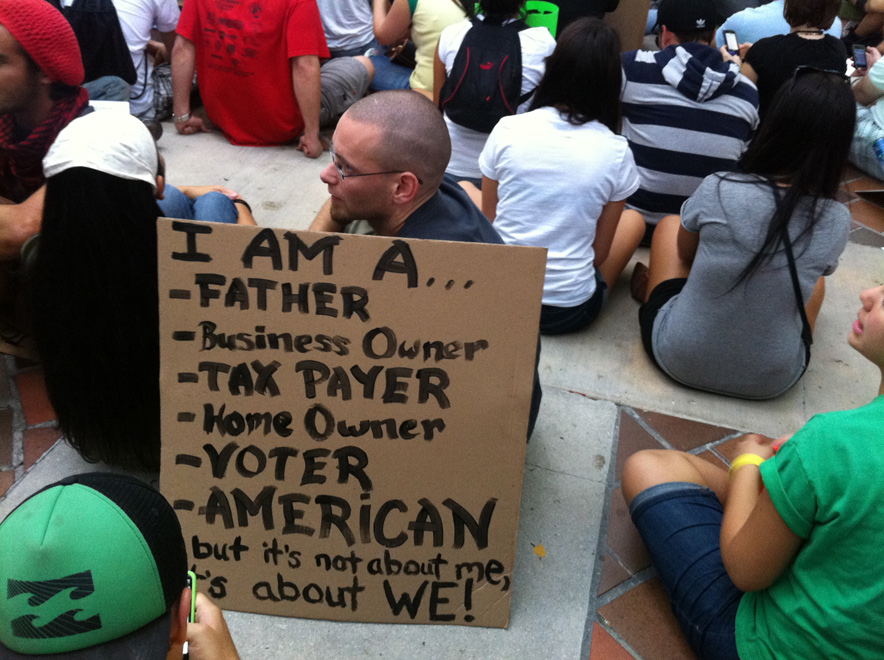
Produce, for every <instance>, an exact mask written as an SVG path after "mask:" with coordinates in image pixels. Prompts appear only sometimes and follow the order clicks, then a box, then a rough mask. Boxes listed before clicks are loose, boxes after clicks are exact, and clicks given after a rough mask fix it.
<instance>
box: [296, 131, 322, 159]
mask: <svg viewBox="0 0 884 660" xmlns="http://www.w3.org/2000/svg"><path fill="white" fill-rule="evenodd" d="M297 149H298V151H303V152H304V155H305V156H307V158H319V156H320V155H321V154H322V140H321V139H320V138H319V134H318V133H317V134H315V135H308V134H307V133H304V134H303V135H302V136H301V139H300V140H298V147H297Z"/></svg>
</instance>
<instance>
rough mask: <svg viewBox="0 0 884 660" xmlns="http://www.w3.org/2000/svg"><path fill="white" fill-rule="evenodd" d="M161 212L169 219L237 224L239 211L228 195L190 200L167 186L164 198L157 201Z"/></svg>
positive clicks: (217, 194) (174, 188)
mask: <svg viewBox="0 0 884 660" xmlns="http://www.w3.org/2000/svg"><path fill="white" fill-rule="evenodd" d="M157 203H158V204H159V205H160V210H161V211H162V212H163V215H164V216H165V217H167V218H180V219H181V220H202V221H204V222H223V223H226V224H236V219H237V217H239V211H237V210H236V204H234V203H233V200H231V199H230V198H229V197H228V196H227V195H225V194H223V193H219V192H210V193H206V194H205V195H201V196H199V197H197V198H196V199H190V198H189V197H188V196H187V195H185V194H184V193H183V192H181V191H180V190H178V188H176V187H175V186H168V185H167V186H166V190H165V194H164V198H163V199H160V200H157Z"/></svg>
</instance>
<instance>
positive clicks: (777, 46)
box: [746, 34, 847, 118]
mask: <svg viewBox="0 0 884 660" xmlns="http://www.w3.org/2000/svg"><path fill="white" fill-rule="evenodd" d="M746 63H747V64H750V65H751V66H752V68H753V69H755V73H757V74H758V96H759V98H760V100H761V107H760V109H759V114H760V115H761V117H762V118H763V117H764V116H765V114H766V113H767V109H768V108H769V107H770V104H771V101H773V97H774V96H775V95H776V93H777V90H779V89H780V87H781V86H782V85H783V83H784V82H786V81H787V80H789V78H791V77H792V73H793V72H794V71H795V68H796V67H799V66H812V67H816V68H817V69H823V70H827V71H837V72H838V73H845V72H846V71H847V49H846V48H845V47H844V44H843V43H841V40H840V39H836V38H835V37H833V36H831V35H828V34H827V35H825V36H823V38H822V39H805V38H804V37H801V36H799V35H797V34H781V35H777V36H775V37H767V38H766V39H759V40H758V41H756V42H755V43H754V44H753V45H752V48H750V49H749V52H748V53H746Z"/></svg>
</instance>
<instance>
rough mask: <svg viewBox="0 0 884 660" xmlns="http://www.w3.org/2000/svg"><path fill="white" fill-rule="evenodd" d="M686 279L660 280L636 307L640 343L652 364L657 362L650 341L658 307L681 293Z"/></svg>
mask: <svg viewBox="0 0 884 660" xmlns="http://www.w3.org/2000/svg"><path fill="white" fill-rule="evenodd" d="M687 281H688V280H687V278H686V277H677V278H674V279H671V280H665V281H663V282H660V284H658V285H657V286H655V287H654V290H653V291H651V296H650V297H649V298H648V302H646V303H644V304H643V305H642V306H641V307H639V308H638V325H639V327H640V328H641V332H642V345H643V346H644V347H645V353H647V354H648V357H649V358H651V361H652V362H653V363H654V364H657V360H656V359H655V358H654V346H653V341H652V340H653V337H654V320H655V319H656V318H657V313H658V312H659V311H660V308H661V307H663V305H665V304H666V303H668V302H669V301H670V300H672V299H673V298H674V297H675V296H677V295H678V294H679V293H681V290H682V289H684V285H685V284H687ZM659 366H660V365H659V364H657V367H659Z"/></svg>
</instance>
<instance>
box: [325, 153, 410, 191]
mask: <svg viewBox="0 0 884 660" xmlns="http://www.w3.org/2000/svg"><path fill="white" fill-rule="evenodd" d="M328 153H329V154H331V157H332V165H334V166H335V169H336V170H337V171H338V175H339V176H340V177H341V181H343V180H344V179H350V178H355V177H357V176H377V175H379V174H404V173H405V172H406V171H407V170H387V171H386V172H365V173H364V174H344V170H342V169H341V166H340V165H338V163H337V162H336V161H335V145H334V144H330V145H329V147H328ZM414 177H415V178H416V179H417V182H418V183H419V184H420V185H423V183H424V182H423V181H421V178H420V177H419V176H417V175H416V174H415V175H414Z"/></svg>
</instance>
